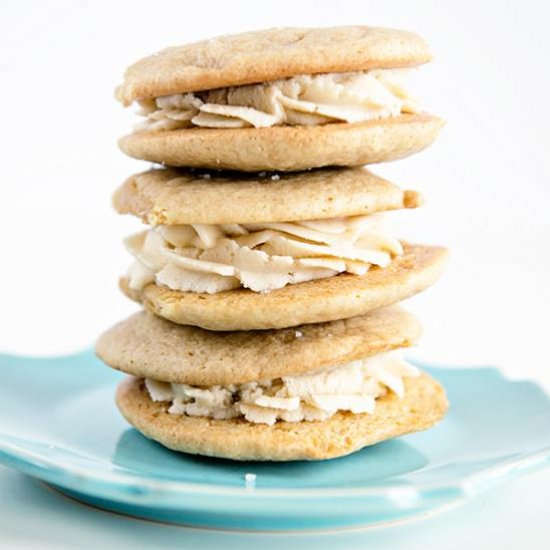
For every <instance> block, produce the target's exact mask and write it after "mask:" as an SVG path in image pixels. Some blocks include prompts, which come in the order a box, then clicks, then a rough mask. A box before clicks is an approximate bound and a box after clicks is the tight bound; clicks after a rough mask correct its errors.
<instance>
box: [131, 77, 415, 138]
mask: <svg viewBox="0 0 550 550" xmlns="http://www.w3.org/2000/svg"><path fill="white" fill-rule="evenodd" d="M410 70H411V69H376V70H371V71H366V72H353V73H328V74H317V75H307V74H305V75H298V76H294V77H291V78H286V79H281V80H274V81H271V82H264V83H261V84H249V85H244V86H234V87H229V88H220V89H216V90H208V91H204V92H195V93H183V94H173V95H168V96H161V97H157V98H152V99H143V100H140V101H139V102H138V104H139V107H140V109H139V111H138V114H140V115H142V116H144V117H146V119H145V121H143V122H141V123H140V124H138V125H137V126H136V128H135V131H141V130H175V129H178V128H188V127H193V126H200V127H205V128H245V127H255V128H266V127H270V126H280V125H291V126H295V125H307V126H316V125H320V124H327V123H331V122H350V123H353V122H363V121H367V120H373V119H382V118H388V117H394V116H398V115H400V114H402V113H416V112H418V111H419V105H418V103H417V101H416V100H415V99H413V97H412V96H411V94H410V92H409V90H408V89H407V86H406V85H405V78H406V76H407V73H409V72H410Z"/></svg>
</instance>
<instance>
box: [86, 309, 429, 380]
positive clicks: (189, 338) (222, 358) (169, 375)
mask: <svg viewBox="0 0 550 550" xmlns="http://www.w3.org/2000/svg"><path fill="white" fill-rule="evenodd" d="M420 332H421V329H420V324H419V323H418V321H417V320H416V319H415V318H414V317H413V316H412V315H411V314H409V313H407V312H406V311H404V310H403V309H401V308H399V307H397V306H392V307H386V308H380V309H376V310H374V311H371V312H370V313H368V314H367V315H362V316H359V317H352V318H350V319H345V320H342V321H332V322H328V323H318V324H313V325H301V326H299V327H294V328H287V329H281V330H262V331H250V332H242V331H240V332H212V331H208V330H204V329H201V328H197V327H191V326H183V325H176V324H174V323H171V322H169V321H165V320H164V319H161V318H159V317H156V316H155V315H153V314H151V313H148V312H143V311H142V312H140V313H136V314H135V315H133V316H132V317H130V318H128V319H126V320H125V321H122V322H121V323H119V324H117V325H115V326H114V327H112V328H111V329H110V330H108V331H107V332H105V333H104V334H103V335H102V336H101V337H100V338H99V340H98V342H97V345H96V353H97V355H98V356H99V358H100V359H102V360H103V361H105V363H107V364H108V365H109V366H111V367H113V368H115V369H118V370H121V371H123V372H126V373H128V374H133V375H135V376H142V377H145V378H153V379H155V380H162V381H164V382H173V383H176V384H191V385H195V386H212V385H214V384H220V385H229V384H242V383H245V382H252V381H261V380H271V379H274V378H280V377H282V376H291V375H297V374H305V373H307V372H314V371H318V370H320V369H323V368H328V367H331V366H334V365H339V364H343V363H347V362H349V361H353V360H355V359H361V358H364V357H369V356H371V355H376V354H378V353H383V352H386V351H390V350H392V349H396V348H403V347H408V346H410V345H412V344H413V343H414V342H415V341H416V340H417V339H418V337H419V336H420Z"/></svg>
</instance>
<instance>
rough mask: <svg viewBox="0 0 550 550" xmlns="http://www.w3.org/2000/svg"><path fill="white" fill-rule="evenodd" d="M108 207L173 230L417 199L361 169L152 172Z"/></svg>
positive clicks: (369, 208)
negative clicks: (167, 226) (196, 225)
mask: <svg viewBox="0 0 550 550" xmlns="http://www.w3.org/2000/svg"><path fill="white" fill-rule="evenodd" d="M205 176H206V177H205ZM113 203H114V206H115V208H116V210H117V211H118V212H119V213H120V214H128V213H129V214H133V215H134V216H138V217H140V218H141V219H142V220H143V221H144V222H146V223H149V224H151V225H157V224H168V225H177V224H193V223H204V224H222V223H255V222H287V221H298V220H320V219H326V218H335V217H341V216H358V215H364V214H373V213H375V212H379V211H384V210H394V209H397V208H415V207H417V206H420V204H421V203H422V198H421V196H420V195H419V193H417V192H415V191H402V190H401V189H400V188H399V187H397V186H396V185H394V184H393V183H390V182H389V181H386V180H384V179H382V178H379V177H377V176H375V175H374V174H373V173H371V172H369V171H368V170H366V169H365V168H349V169H345V168H342V169H324V170H310V171H307V172H299V173H290V174H275V175H274V174H266V175H263V176H259V175H257V174H254V175H252V174H251V175H247V174H242V173H233V172H232V173H223V172H222V173H216V172H214V173H212V174H209V173H207V174H205V173H203V172H193V171H176V170H170V169H158V170H149V171H147V172H142V173H141V174H135V175H133V176H131V177H130V178H128V179H127V180H126V181H125V182H124V184H123V185H122V186H121V187H120V188H119V189H118V190H117V191H116V192H115V195H114V197H113Z"/></svg>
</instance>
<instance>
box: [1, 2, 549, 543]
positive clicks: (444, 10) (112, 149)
mask: <svg viewBox="0 0 550 550" xmlns="http://www.w3.org/2000/svg"><path fill="white" fill-rule="evenodd" d="M549 16H550V10H549V9H548V4H546V3H543V2H538V1H531V2H527V1H524V2H521V3H514V4H512V3H502V2H498V3H497V2H483V3H481V2H464V1H463V2H454V3H449V2H435V1H434V2H407V1H405V0H403V1H399V2H397V1H393V2H392V1H373V2H368V3H361V2H357V1H345V0H339V1H338V2H295V1H284V0H283V1H279V2H274V3H260V2H212V1H211V2H208V3H204V2H196V3H190V2H177V1H172V2H167V1H162V0H156V1H155V2H153V3H151V2H144V1H142V0H139V1H138V0H132V1H130V0H127V1H124V2H68V1H67V2H60V1H50V2H38V1H36V2H24V1H19V2H12V3H9V4H8V3H3V4H2V6H1V7H0V51H2V59H1V61H0V79H1V86H0V99H1V104H2V106H3V109H2V129H3V131H2V132H1V134H0V150H1V151H2V157H3V159H4V162H3V171H2V183H1V191H0V204H1V205H2V216H1V222H0V224H1V235H2V238H1V245H2V247H1V249H2V267H3V269H2V270H1V280H0V283H1V286H0V288H2V308H1V312H0V325H1V329H2V330H1V331H0V349H1V350H3V351H11V352H17V353H25V354H42V353H60V352H68V351H72V350H77V349H80V348H82V347H84V346H86V345H89V344H90V343H91V342H92V341H93V340H94V339H95V337H96V335H97V334H98V333H99V332H100V331H102V330H104V329H105V328H107V327H108V326H109V325H110V324H112V323H114V322H116V321H117V320H119V319H121V318H122V317H124V316H125V315H126V314H128V313H129V312H131V311H134V310H135V309H136V306H134V305H133V304H131V303H129V302H128V301H127V300H126V299H125V298H123V297H122V296H121V295H120V294H119V292H118V290H117V287H116V279H117V277H118V276H119V275H120V274H121V273H122V272H123V271H124V270H125V268H126V266H127V264H128V261H129V258H128V256H127V255H126V253H125V251H124V250H123V248H122V245H121V239H122V237H123V236H124V235H125V234H127V233H129V232H130V231H132V230H133V229H134V228H136V227H137V222H135V221H134V220H131V219H123V218H121V217H119V216H116V215H115V214H114V212H113V211H112V210H111V208H110V202H109V196H110V194H111V193H112V191H113V190H114V188H115V186H117V185H118V184H119V183H120V182H121V181H122V180H123V179H124V178H125V177H126V176H128V175H129V174H130V173H132V172H134V171H139V170H143V169H145V168H146V167H147V165H146V164H145V163H140V162H138V161H134V160H131V159H128V158H126V157H125V156H124V155H123V154H122V153H120V152H119V151H118V150H117V148H116V138H117V137H118V136H120V135H122V134H123V133H125V132H127V131H128V130H129V128H130V126H131V125H132V124H133V122H134V121H135V117H134V116H133V115H132V112H131V110H127V111H124V110H123V109H122V107H121V106H120V105H118V104H117V103H116V102H115V100H114V99H113V88H114V86H115V85H116V84H118V83H119V81H120V78H121V74H122V71H123V69H124V68H125V66H126V65H128V64H129V63H130V62H132V61H134V60H136V59H137V58H139V57H140V56H142V55H145V54H148V53H151V52H152V51H155V50H157V49H160V48H162V47H164V46H167V45H171V44H175V43H179V42H184V41H191V40H194V39H198V38H202V37H205V36H209V35H215V34H219V33H229V32H235V31H240V30H246V29H250V28H256V27H270V26H280V25H309V26H316V25H332V24H350V23H351V24H353V23H367V24H377V25H386V26H394V27H402V28H407V29H411V30H415V31H417V32H419V33H420V34H422V35H423V36H425V37H426V38H427V39H428V41H429V42H430V44H431V46H432V49H433V51H434V52H435V55H436V60H435V61H434V62H433V63H432V64H430V65H429V66H426V67H424V68H422V69H421V71H420V73H419V75H418V78H417V80H418V83H419V92H420V96H421V98H423V100H424V101H423V104H424V106H425V108H426V109H427V110H429V111H431V112H433V113H436V114H439V115H441V116H443V117H444V118H446V120H447V122H448V125H447V127H446V128H445V130H444V131H443V133H442V135H441V138H440V139H439V141H438V142H437V143H436V145H434V146H433V147H432V148H430V149H429V150H428V151H426V152H424V153H422V154H420V155H417V156H415V157H413V158H409V159H405V160H403V161H399V162H396V163H392V164H391V165H380V166H378V167H375V171H376V172H377V173H379V174H381V175H382V176H386V177H389V178H390V179H393V180H394V181H395V182H396V183H400V184H402V185H403V186H408V187H411V188H418V189H420V190H422V191H423V192H425V194H426V196H427V198H428V200H429V204H428V206H426V207H425V208H423V209H421V210H419V211H416V212H409V213H406V214H404V215H403V216H400V215H397V216H396V217H399V218H402V219H403V221H402V223H403V226H402V227H401V231H400V234H401V235H402V236H403V237H406V238H409V239H410V240H418V241H425V242H432V243H442V244H447V245H448V246H450V248H451V250H452V262H451V263H450V265H449V267H448V270H447V273H446V275H445V277H444V278H443V280H442V281H441V282H440V283H439V284H438V285H437V286H436V287H434V288H433V289H431V290H429V291H427V292H426V293H425V294H423V295H422V296H419V297H417V298H415V299H414V302H413V301H411V303H410V307H411V308H412V309H413V311H415V312H416V313H417V314H418V315H419V317H420V318H421V320H422V321H423V323H424V325H425V336H424V339H423V341H422V343H421V345H420V346H419V348H418V350H417V351H416V355H417V356H418V357H420V358H422V359H425V360H431V361H435V362H448V363H455V364H457V363H458V364H462V363H477V364H480V363H495V364H498V365H500V366H502V367H503V368H504V370H505V371H506V372H507V373H508V374H509V375H510V376H513V377H529V378H535V379H537V380H538V381H539V382H541V383H543V384H544V385H546V387H547V388H550V369H548V357H547V343H546V342H547V331H548V327H549V326H550V291H549V290H548V276H549V263H550V253H549V250H550V247H549V246H548V242H547V241H548V237H549V236H550V221H549V219H550V218H549V215H548V205H549V204H550V162H548V156H549V152H550V130H549V128H550V110H549V109H548V95H549V84H550V77H549V74H548V73H549V71H548V58H547V56H548V52H549V51H550V34H549V33H548V27H547V24H548V19H549ZM400 223H401V222H400ZM6 475H7V474H4V477H6ZM547 481H548V480H547ZM8 482H9V483H12V484H14V485H12V489H11V490H12V492H13V493H14V496H15V497H16V498H20V495H19V493H18V491H19V489H18V484H17V482H16V481H13V480H12V481H11V482H10V481H8ZM546 486H547V487H548V484H547V485H546ZM532 489H533V490H536V489H537V488H536V487H534V488H532ZM32 494H34V493H32ZM526 498H527V494H526ZM523 500H525V499H523ZM29 505H30V506H38V505H37V504H36V503H35V502H34V500H32V502H30V504H29ZM499 505H500V508H498V509H499V510H500V512H498V513H497V515H496V516H493V517H494V518H495V517H500V516H499V514H500V513H502V514H504V509H503V508H502V506H503V505H502V503H499ZM512 508H513V507H512ZM530 508H531V507H530ZM5 509H10V510H11V511H10V512H9V513H13V514H16V513H17V507H15V508H11V507H10V506H7V505H4V506H3V514H4V511H5ZM513 509H514V510H516V511H517V513H518V515H520V516H521V514H522V513H524V514H525V516H524V517H518V520H517V521H518V523H517V524H516V523H514V524H513V525H512V524H511V523H509V522H503V524H502V527H501V529H500V530H499V529H495V530H493V531H492V532H491V535H490V536H491V537H493V538H490V539H487V540H491V541H496V540H500V539H501V538H502V540H503V541H508V542H510V540H512V539H509V538H508V536H507V533H519V532H522V533H525V534H526V533H527V531H526V530H525V531H522V529H524V528H525V529H526V525H527V523H526V522H527V519H528V517H527V513H526V512H522V510H521V509H516V508H513ZM14 510H15V511H14ZM486 512H487V511H486ZM36 513H37V514H38V513H39V512H38V509H36ZM74 513H75V514H76V513H77V512H74ZM0 515H2V514H0ZM449 517H451V516H449ZM462 517H464V516H462ZM475 519H476V521H479V518H475ZM63 523H64V524H65V523H67V522H65V521H64V522H63ZM467 523H468V521H466V520H465V521H464V522H463V523H462V524H461V529H462V528H463V527H464V526H465V525H466V524H467ZM63 529H66V527H64V528H63ZM516 529H518V531H514V530H516ZM539 529H542V531H545V533H546V534H547V535H550V529H549V527H548V524H547V522H544V523H543V525H542V526H540V528H539ZM5 532H7V533H8V534H9V536H10V537H11V539H10V540H12V542H13V541H15V540H21V541H23V540H26V539H24V538H18V537H21V533H18V532H14V531H13V529H12V530H8V531H5ZM50 533H51V531H48V535H47V536H50ZM501 535H502V536H501ZM3 536H4V537H5V536H6V535H3ZM28 536H30V534H29V532H26V533H25V537H28ZM96 536H97V535H96ZM488 536H489V535H488ZM1 540H2V535H0V541H1ZM49 540H50V543H51V544H54V541H55V540H57V539H56V538H55V537H53V536H51V537H50V539H49ZM14 545H15V542H13V544H12V546H11V547H14Z"/></svg>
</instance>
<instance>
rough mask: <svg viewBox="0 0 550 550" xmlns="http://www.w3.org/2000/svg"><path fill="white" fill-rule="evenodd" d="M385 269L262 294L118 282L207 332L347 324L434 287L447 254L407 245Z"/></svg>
mask: <svg viewBox="0 0 550 550" xmlns="http://www.w3.org/2000/svg"><path fill="white" fill-rule="evenodd" d="M404 249H405V250H404V254H403V255H402V256H397V257H396V258H395V259H394V260H393V261H392V263H391V264H390V265H389V266H388V267H386V268H383V269H381V268H378V267H373V268H371V269H370V270H369V271H368V272H367V273H366V275H362V276H359V275H349V274H341V275H337V276H335V277H329V278H326V279H318V280H315V281H308V282H305V283H299V284H295V285H288V286H286V287H284V288H281V289H278V290H273V291H271V292H268V293H265V294H261V293H258V292H253V291H251V290H248V289H244V288H240V289H236V290H227V291H224V292H219V293H218V294H202V293H193V292H181V291H177V290H171V289H169V288H167V287H162V286H159V285H156V284H154V283H151V284H149V285H147V286H146V287H145V288H144V289H143V290H141V291H137V290H132V289H130V288H129V287H128V281H127V279H125V278H122V279H121V281H120V285H121V289H122V290H123V292H124V293H125V294H126V295H127V296H128V297H129V298H131V299H133V300H135V301H137V302H141V303H142V304H143V305H144V306H145V307H146V308H147V309H148V310H150V311H152V312H153V313H155V314H156V315H158V316H160V317H164V318H165V319H168V320H170V321H173V322H174V323H178V324H181V325H195V326H199V327H202V328H204V329H208V330H222V331H227V330H255V329H273V328H285V327H292V326H297V325H302V324H309V323H322V322H326V321H334V320H337V319H346V318H348V317H354V316H357V315H364V314H365V313H367V312H369V311H371V310H373V309H376V308H379V307H383V306H387V305H391V304H395V303H396V302H399V301H401V300H404V299H405V298H409V297H410V296H413V295H414V294H417V293H418V292H421V291H422V290H424V289H425V288H427V287H429V286H430V285H431V284H433V283H434V282H435V281H436V280H437V279H438V278H439V275H440V274H441V271H442V270H443V267H444V266H445V262H446V259H447V255H448V253H447V250H446V249H445V248H442V247H437V246H423V245H408V244H405V246H404Z"/></svg>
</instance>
